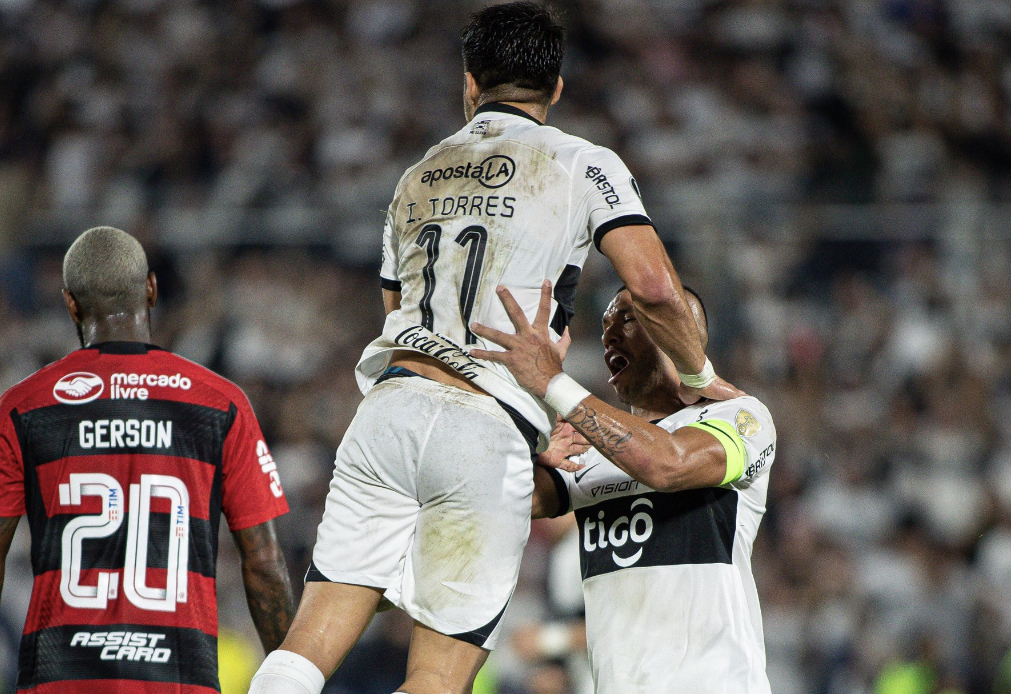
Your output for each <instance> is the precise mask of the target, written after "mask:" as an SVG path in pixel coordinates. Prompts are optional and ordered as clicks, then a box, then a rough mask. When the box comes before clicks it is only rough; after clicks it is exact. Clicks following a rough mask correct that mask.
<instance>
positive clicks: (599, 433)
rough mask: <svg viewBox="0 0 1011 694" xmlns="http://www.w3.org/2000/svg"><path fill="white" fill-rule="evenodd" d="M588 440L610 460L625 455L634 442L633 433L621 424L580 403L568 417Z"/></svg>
mask: <svg viewBox="0 0 1011 694" xmlns="http://www.w3.org/2000/svg"><path fill="white" fill-rule="evenodd" d="M568 420H569V422H570V423H571V424H572V426H574V427H575V428H576V429H577V430H578V431H579V433H581V434H582V435H583V436H585V437H586V440H587V441H589V442H590V443H592V444H593V446H594V448H596V449H597V450H599V451H600V452H601V453H603V454H604V455H605V456H606V457H608V458H613V457H614V456H618V455H621V454H622V453H624V452H625V451H626V450H627V448H628V445H629V442H630V441H631V440H632V431H631V430H630V429H628V428H627V427H625V426H624V425H623V424H622V423H621V422H618V421H616V420H615V419H613V418H611V417H608V416H607V415H606V414H604V413H603V412H598V411H597V410H596V409H595V408H593V407H587V406H586V405H585V404H583V403H580V404H579V405H577V406H576V409H575V410H574V411H573V412H572V414H570V415H569V417H568Z"/></svg>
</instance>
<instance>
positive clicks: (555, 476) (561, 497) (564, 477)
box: [544, 467, 572, 518]
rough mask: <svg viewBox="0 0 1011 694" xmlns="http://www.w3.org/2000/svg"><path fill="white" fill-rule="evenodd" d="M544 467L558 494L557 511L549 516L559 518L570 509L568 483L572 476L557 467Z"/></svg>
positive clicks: (570, 501) (570, 500)
mask: <svg viewBox="0 0 1011 694" xmlns="http://www.w3.org/2000/svg"><path fill="white" fill-rule="evenodd" d="M544 469H545V470H547V471H548V476H549V477H550V478H551V481H552V482H554V484H555V492H556V493H557V494H558V511H557V512H556V513H555V514H554V515H553V516H551V517H552V518H560V517H561V516H564V515H565V514H566V513H569V512H570V511H572V499H571V497H570V496H569V484H570V482H571V477H572V476H571V474H569V473H566V472H564V471H562V470H559V469H557V468H553V467H546V468H544Z"/></svg>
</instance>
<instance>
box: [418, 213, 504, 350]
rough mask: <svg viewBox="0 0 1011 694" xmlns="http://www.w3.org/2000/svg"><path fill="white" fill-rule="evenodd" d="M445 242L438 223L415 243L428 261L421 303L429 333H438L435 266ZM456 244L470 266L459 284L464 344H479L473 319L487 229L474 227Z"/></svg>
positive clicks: (475, 225) (467, 230) (462, 233)
mask: <svg viewBox="0 0 1011 694" xmlns="http://www.w3.org/2000/svg"><path fill="white" fill-rule="evenodd" d="M441 239H442V227H441V226H439V225H438V224H426V225H425V226H424V227H422V229H421V233H420V234H418V238H417V239H415V241H414V243H415V244H416V245H418V246H419V247H421V248H424V249H425V253H426V254H427V256H428V260H427V262H426V263H425V267H424V268H423V269H422V271H421V276H422V278H424V280H425V291H424V292H423V293H422V295H421V301H419V302H418V308H420V309H421V324H422V325H423V326H424V327H425V328H427V329H428V330H433V331H434V330H435V327H434V325H435V317H434V314H433V312H432V295H434V294H435V263H436V261H437V260H438V259H439V241H440V240H441ZM455 242H456V243H457V244H459V245H460V246H462V247H463V248H466V249H467V266H466V268H465V269H464V273H463V282H462V283H461V284H460V317H461V318H462V319H463V325H464V329H465V331H466V338H465V342H466V344H468V345H473V344H476V343H477V338H476V337H475V336H474V333H472V332H471V331H470V316H471V313H472V312H473V311H474V301H475V300H476V299H477V290H478V287H480V284H481V270H482V268H483V267H484V251H485V248H487V246H488V230H487V229H485V228H484V227H483V226H479V225H477V224H474V225H471V226H469V227H467V228H466V229H464V230H463V231H461V232H460V234H459V235H458V236H457V237H456V239H455Z"/></svg>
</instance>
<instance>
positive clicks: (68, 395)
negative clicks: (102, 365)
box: [53, 371, 105, 405]
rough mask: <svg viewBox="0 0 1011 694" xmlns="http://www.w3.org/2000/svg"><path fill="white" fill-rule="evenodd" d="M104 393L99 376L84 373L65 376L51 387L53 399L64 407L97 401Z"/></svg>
mask: <svg viewBox="0 0 1011 694" xmlns="http://www.w3.org/2000/svg"><path fill="white" fill-rule="evenodd" d="M104 391H105V381H103V380H102V377H101V376H96V375H95V374H93V373H88V372H86V371H75V372H74V373H70V374H67V375H66V376H64V377H63V378H61V379H60V380H58V381H57V382H56V385H54V386H53V397H54V398H56V399H57V400H59V401H60V402H62V403H63V404H65V405H83V404H84V403H86V402H91V401H92V400H97V399H98V396H100V395H101V394H102V393H103V392H104Z"/></svg>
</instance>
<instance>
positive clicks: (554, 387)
mask: <svg viewBox="0 0 1011 694" xmlns="http://www.w3.org/2000/svg"><path fill="white" fill-rule="evenodd" d="M590 395H591V393H590V391H588V390H587V389H586V388H584V387H583V386H581V385H579V384H578V383H576V381H575V380H573V379H572V378H571V377H570V376H568V375H566V374H565V372H562V373H560V374H557V375H556V376H554V377H553V378H552V379H551V380H550V381H548V389H547V390H546V391H545V393H544V402H546V403H547V404H548V406H549V407H550V408H551V409H553V410H554V411H555V412H557V413H558V414H560V415H562V417H563V418H565V417H568V416H569V415H570V414H572V411H573V410H574V409H576V405H578V404H579V403H581V402H582V401H583V400H585V399H586V398H588V397H589V396H590Z"/></svg>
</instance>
